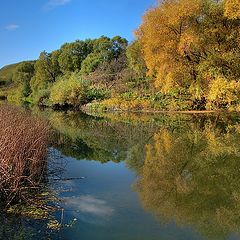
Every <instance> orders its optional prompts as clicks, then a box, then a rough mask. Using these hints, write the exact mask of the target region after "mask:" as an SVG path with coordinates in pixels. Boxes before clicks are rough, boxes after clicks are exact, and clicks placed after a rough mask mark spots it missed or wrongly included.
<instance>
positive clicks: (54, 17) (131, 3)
mask: <svg viewBox="0 0 240 240" xmlns="http://www.w3.org/2000/svg"><path fill="white" fill-rule="evenodd" d="M156 1H157V0H118V1H116V0H7V1H1V2H0V16H1V18H0V67H2V66H4V65H6V64H11V63H15V62H19V61H22V60H31V59H36V58H38V56H39V53H40V52H41V51H43V50H46V51H48V52H50V51H52V50H55V49H58V48H59V47H60V46H61V45H62V44H63V43H65V42H71V41H74V40H76V39H86V38H96V37H100V36H101V35H106V36H109V37H112V36H115V35H120V36H123V37H125V38H127V39H128V40H129V41H131V40H132V39H133V32H134V30H135V29H136V28H137V27H138V26H139V24H140V23H141V17H142V15H143V14H144V13H145V11H146V10H147V9H149V8H150V7H151V6H153V5H154V4H155V3H156Z"/></svg>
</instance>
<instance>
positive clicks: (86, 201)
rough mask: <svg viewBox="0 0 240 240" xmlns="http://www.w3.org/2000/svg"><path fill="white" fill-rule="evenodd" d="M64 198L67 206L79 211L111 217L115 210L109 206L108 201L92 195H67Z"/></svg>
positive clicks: (96, 215)
mask: <svg viewBox="0 0 240 240" xmlns="http://www.w3.org/2000/svg"><path fill="white" fill-rule="evenodd" d="M63 200H64V203H65V206H66V207H67V208H70V209H71V210H75V211H78V212H82V213H87V214H91V215H93V216H95V217H101V218H106V217H110V216H112V215H113V212H114V209H113V208H112V207H110V206H108V204H107V202H106V201H104V200H101V199H97V198H95V197H94V196H90V195H82V196H79V197H65V198H63Z"/></svg>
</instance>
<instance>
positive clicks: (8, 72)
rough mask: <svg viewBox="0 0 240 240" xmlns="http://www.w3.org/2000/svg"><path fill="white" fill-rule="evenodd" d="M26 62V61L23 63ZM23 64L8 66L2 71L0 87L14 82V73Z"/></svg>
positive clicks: (0, 72)
mask: <svg viewBox="0 0 240 240" xmlns="http://www.w3.org/2000/svg"><path fill="white" fill-rule="evenodd" d="M23 62H25V61H23ZM23 62H19V63H14V64H10V65H6V66H4V67H3V68H1V69H0V86H2V85H6V84H7V83H10V82H11V81H12V77H13V74H14V71H15V70H16V68H17V67H18V65H20V64H21V63H23Z"/></svg>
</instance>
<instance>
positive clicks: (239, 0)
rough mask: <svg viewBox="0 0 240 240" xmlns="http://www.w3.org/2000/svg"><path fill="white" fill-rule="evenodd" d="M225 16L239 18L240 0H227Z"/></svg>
mask: <svg viewBox="0 0 240 240" xmlns="http://www.w3.org/2000/svg"><path fill="white" fill-rule="evenodd" d="M225 16H226V17H228V18H230V19H239V18H240V0H227V1H226V3H225Z"/></svg>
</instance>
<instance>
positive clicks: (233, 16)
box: [8, 0, 240, 110]
mask: <svg viewBox="0 0 240 240" xmlns="http://www.w3.org/2000/svg"><path fill="white" fill-rule="evenodd" d="M239 36H240V1H239V0H225V1H221V0H165V1H163V2H162V1H160V2H159V3H158V5H157V6H156V7H153V8H151V9H150V10H148V11H147V12H146V14H145V15H144V16H143V20H142V23H141V25H140V26H139V28H138V29H137V31H136V38H135V40H134V41H133V42H132V43H130V44H129V43H128V41H127V40H126V39H125V38H122V37H120V36H116V37H113V38H109V37H106V36H102V37H100V38H98V39H87V40H77V41H75V42H72V43H66V44H64V45H62V46H61V48H60V49H58V50H56V51H53V52H51V53H47V52H45V51H44V52H42V53H41V54H40V56H39V58H38V60H37V61H33V62H24V63H21V64H20V65H18V67H17V68H16V70H15V73H14V74H13V82H14V83H16V85H17V90H16V89H15V91H12V92H11V93H9V96H8V98H9V100H12V101H19V100H20V101H27V102H31V103H33V104H38V105H44V106H59V107H62V106H73V107H79V106H81V105H86V104H88V103H94V104H95V103H96V102H97V103H98V105H97V106H101V104H102V106H103V107H105V108H110V109H114V108H116V105H118V107H117V108H120V109H126V110H129V109H131V108H135V109H140V110H142V109H159V110H162V109H168V110H184V109H188V110H190V109H199V110H202V109H219V108H225V109H226V108H227V109H230V110H239V109H240V105H239V99H240V83H239V80H240V38H239ZM99 103H100V104H99ZM94 104H93V105H94Z"/></svg>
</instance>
